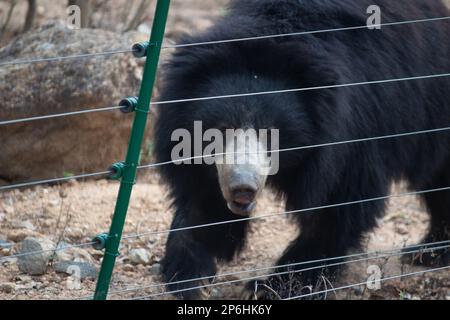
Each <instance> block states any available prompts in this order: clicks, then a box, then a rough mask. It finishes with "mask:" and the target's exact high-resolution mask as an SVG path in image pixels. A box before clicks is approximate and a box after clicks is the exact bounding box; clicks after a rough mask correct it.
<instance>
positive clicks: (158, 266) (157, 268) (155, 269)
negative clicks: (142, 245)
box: [150, 263, 162, 275]
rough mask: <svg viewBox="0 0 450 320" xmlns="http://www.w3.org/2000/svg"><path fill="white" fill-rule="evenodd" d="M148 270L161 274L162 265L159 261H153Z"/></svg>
mask: <svg viewBox="0 0 450 320" xmlns="http://www.w3.org/2000/svg"><path fill="white" fill-rule="evenodd" d="M150 272H151V273H152V274H155V275H156V274H161V272H162V266H161V264H159V263H155V264H154V265H152V267H151V268H150Z"/></svg>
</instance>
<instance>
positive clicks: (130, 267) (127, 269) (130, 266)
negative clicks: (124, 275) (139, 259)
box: [123, 264, 134, 272]
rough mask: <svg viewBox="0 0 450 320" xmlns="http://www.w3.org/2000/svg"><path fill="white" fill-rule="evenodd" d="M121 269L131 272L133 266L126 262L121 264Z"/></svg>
mask: <svg viewBox="0 0 450 320" xmlns="http://www.w3.org/2000/svg"><path fill="white" fill-rule="evenodd" d="M123 271H125V272H133V271H134V267H133V265H131V264H126V265H124V266H123Z"/></svg>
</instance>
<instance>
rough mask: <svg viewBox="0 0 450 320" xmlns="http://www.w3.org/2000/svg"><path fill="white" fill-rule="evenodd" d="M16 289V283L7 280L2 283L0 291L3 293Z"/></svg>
mask: <svg viewBox="0 0 450 320" xmlns="http://www.w3.org/2000/svg"><path fill="white" fill-rule="evenodd" d="M15 290H16V285H15V284H14V283H12V282H6V283H2V284H0V292H3V293H12V292H14V291H15Z"/></svg>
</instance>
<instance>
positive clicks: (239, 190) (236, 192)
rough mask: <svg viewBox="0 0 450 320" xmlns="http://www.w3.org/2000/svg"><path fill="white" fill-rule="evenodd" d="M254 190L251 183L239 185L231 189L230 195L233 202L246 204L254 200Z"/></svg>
mask: <svg viewBox="0 0 450 320" xmlns="http://www.w3.org/2000/svg"><path fill="white" fill-rule="evenodd" d="M256 192H257V190H256V188H255V187H253V186H251V185H239V186H235V187H233V188H232V189H231V196H232V198H233V202H234V203H235V204H237V205H241V206H246V205H249V204H251V203H253V202H254V201H255V198H256Z"/></svg>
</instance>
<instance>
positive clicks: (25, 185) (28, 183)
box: [0, 171, 111, 191]
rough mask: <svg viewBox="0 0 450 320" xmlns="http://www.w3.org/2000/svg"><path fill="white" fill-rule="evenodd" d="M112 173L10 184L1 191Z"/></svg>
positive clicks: (105, 172)
mask: <svg viewBox="0 0 450 320" xmlns="http://www.w3.org/2000/svg"><path fill="white" fill-rule="evenodd" d="M110 173H111V172H110V171H103V172H96V173H88V174H80V175H77V176H70V177H63V178H55V179H47V180H37V181H29V182H23V183H17V184H9V185H5V186H0V191H4V190H11V189H17V188H24V187H32V186H37V185H40V184H48V183H57V182H65V181H70V180H79V179H84V178H93V177H100V176H105V175H109V174H110Z"/></svg>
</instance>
